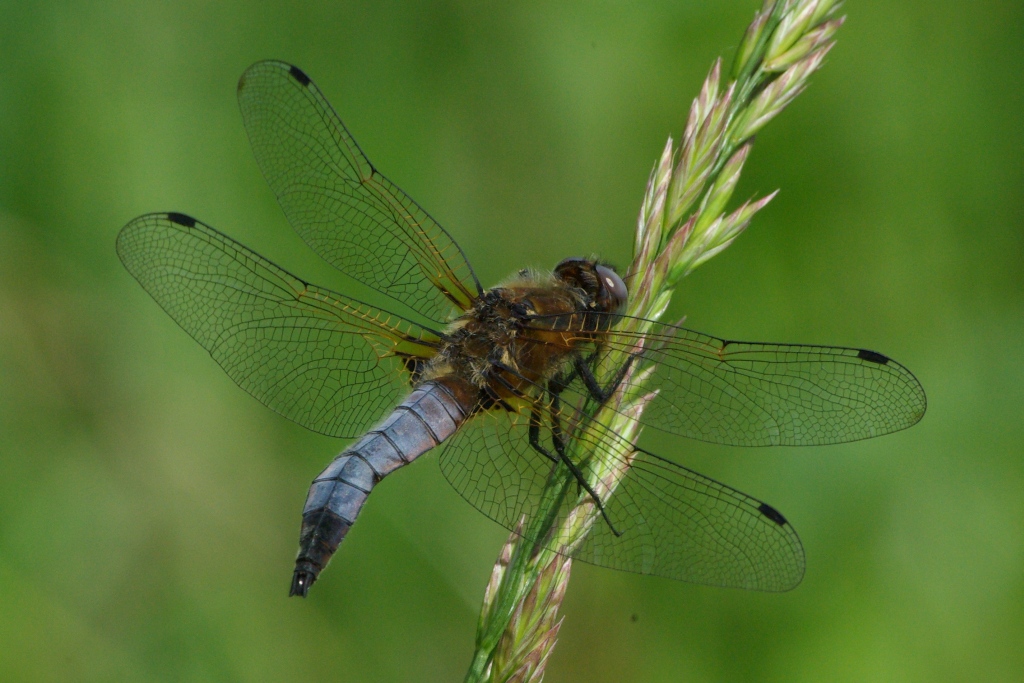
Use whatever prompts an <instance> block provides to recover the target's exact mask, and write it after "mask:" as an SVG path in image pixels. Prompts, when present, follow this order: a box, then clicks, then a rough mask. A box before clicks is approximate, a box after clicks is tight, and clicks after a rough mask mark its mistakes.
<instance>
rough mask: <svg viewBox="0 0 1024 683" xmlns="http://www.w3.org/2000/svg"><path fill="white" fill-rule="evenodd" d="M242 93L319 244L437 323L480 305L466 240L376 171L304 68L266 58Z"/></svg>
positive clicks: (255, 139)
mask: <svg viewBox="0 0 1024 683" xmlns="http://www.w3.org/2000/svg"><path fill="white" fill-rule="evenodd" d="M238 102H239V106H240V107H241V110H242V119H243V120H244V122H245V128H246V130H247V131H248V133H249V141H250V143H251V144H252V148H253V152H254V153H255V155H256V160H257V162H258V163H259V165H260V168H262V169H263V174H264V176H266V179H267V182H268V183H269V184H270V187H271V188H272V189H273V191H274V194H276V195H277V199H278V201H279V202H280V204H281V207H282V208H283V209H284V213H285V215H286V216H287V217H288V220H289V222H290V223H291V224H292V227H294V228H295V230H296V231H297V232H298V233H299V235H301V236H302V239H304V240H305V241H306V243H307V244H309V246H310V247H312V249H313V250H314V251H316V253H318V254H319V255H320V256H321V257H323V258H324V259H325V260H326V261H327V262H328V263H330V264H331V265H333V266H335V267H336V268H338V269H340V270H341V271H343V272H344V273H346V274H348V275H349V276H351V277H353V278H355V279H356V280H359V281H360V282H362V283H364V284H366V285H369V286H371V287H373V288H375V289H377V290H378V291H380V292H383V293H384V294H386V295H388V296H390V297H392V298H393V299H396V300H398V301H400V302H401V303H403V304H405V305H406V306H408V307H409V308H411V309H412V310H414V311H416V312H418V313H419V314H421V315H423V316H425V317H426V318H427V319H428V320H430V321H432V322H434V323H438V324H443V323H445V322H447V321H448V320H449V319H450V317H451V315H452V312H453V311H454V310H456V309H459V310H467V309H469V308H470V307H471V306H472V301H473V299H474V298H475V297H476V296H477V295H478V294H479V293H480V285H479V284H478V283H477V280H476V276H475V275H474V274H473V271H472V269H471V268H470V266H469V264H468V263H467V261H466V259H465V257H464V256H463V254H462V251H461V250H460V249H459V247H458V245H457V244H456V243H455V241H454V240H453V239H452V238H451V237H450V236H449V235H448V233H447V232H446V231H445V230H444V229H443V228H442V227H441V226H440V225H438V224H437V222H436V221H434V219H433V218H431V217H430V216H429V215H428V214H427V212H426V211H424V210H423V209H422V208H421V207H420V206H419V205H418V204H417V203H416V202H414V201H413V200H412V199H411V198H410V197H409V196H408V195H406V194H405V193H404V192H403V191H402V190H400V189H399V188H398V187H396V186H395V185H394V184H392V183H391V182H390V181H389V180H388V179H387V178H385V177H384V176H383V175H381V174H380V173H379V172H377V170H376V169H375V168H374V167H373V165H372V164H371V163H370V161H369V160H368V159H367V158H366V156H365V155H364V154H363V152H362V150H360V149H359V146H358V145H357V144H356V141H355V140H354V139H353V138H352V136H351V135H350V134H349V132H348V129H346V128H345V125H344V124H343V123H342V122H341V119H340V118H339V117H338V115H337V114H336V113H335V112H334V109H332V108H331V105H330V104H329V103H328V102H327V100H326V99H325V98H324V96H323V95H322V94H321V92H320V90H319V89H318V88H317V87H316V85H315V84H314V83H313V82H312V81H311V80H310V79H309V78H308V77H307V76H306V75H305V74H304V73H303V72H302V71H300V70H299V69H298V68H297V67H293V66H290V65H288V64H285V63H283V62H274V61H266V62H258V63H256V64H254V65H253V66H251V67H249V69H248V70H247V71H246V72H245V73H244V74H243V75H242V78H241V80H240V81H239V83H238Z"/></svg>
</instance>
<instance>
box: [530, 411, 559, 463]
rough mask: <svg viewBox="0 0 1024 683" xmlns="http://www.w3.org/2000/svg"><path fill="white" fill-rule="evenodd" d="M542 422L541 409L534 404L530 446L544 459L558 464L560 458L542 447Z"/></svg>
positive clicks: (531, 413) (531, 414)
mask: <svg viewBox="0 0 1024 683" xmlns="http://www.w3.org/2000/svg"><path fill="white" fill-rule="evenodd" d="M540 421H541V415H540V408H538V407H537V405H536V404H533V405H532V406H531V407H530V446H531V447H532V448H533V450H535V451H537V452H538V453H540V454H541V455H543V456H544V457H546V458H548V459H550V460H552V461H553V462H556V463H557V462H559V460H558V457H557V456H556V455H555V454H553V453H551V452H550V451H549V450H548V449H546V448H544V447H543V446H541V445H540Z"/></svg>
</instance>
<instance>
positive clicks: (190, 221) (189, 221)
mask: <svg viewBox="0 0 1024 683" xmlns="http://www.w3.org/2000/svg"><path fill="white" fill-rule="evenodd" d="M167 220H169V221H170V222H172V223H177V224H178V225H184V226H185V227H186V228H194V227H196V219H195V218H192V216H186V215H185V214H183V213H177V212H175V211H172V212H170V213H169V214H167Z"/></svg>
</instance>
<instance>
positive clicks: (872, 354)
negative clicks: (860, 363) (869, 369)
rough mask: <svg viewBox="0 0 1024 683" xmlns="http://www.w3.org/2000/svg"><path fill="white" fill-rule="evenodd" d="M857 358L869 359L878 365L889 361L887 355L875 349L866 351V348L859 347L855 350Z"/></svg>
mask: <svg viewBox="0 0 1024 683" xmlns="http://www.w3.org/2000/svg"><path fill="white" fill-rule="evenodd" d="M857 358H860V359H861V360H866V361H870V362H872V363H878V364H879V365H885V364H886V363H888V362H889V357H888V356H883V355H882V354H880V353H878V352H877V351H868V350H867V349H861V350H860V351H858V352H857Z"/></svg>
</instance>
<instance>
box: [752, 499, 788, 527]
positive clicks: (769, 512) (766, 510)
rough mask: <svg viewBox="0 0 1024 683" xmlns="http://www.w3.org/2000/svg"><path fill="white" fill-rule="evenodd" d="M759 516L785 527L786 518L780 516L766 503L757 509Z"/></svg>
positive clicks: (780, 514)
mask: <svg viewBox="0 0 1024 683" xmlns="http://www.w3.org/2000/svg"><path fill="white" fill-rule="evenodd" d="M757 509H758V510H760V512H761V514H762V515H764V516H765V517H767V518H768V519H770V520H772V521H773V522H775V523H776V524H778V525H779V526H786V518H785V517H783V516H782V513H781V512H779V511H778V510H776V509H775V508H773V507H772V506H771V505H769V504H768V503H761V507H759V508H757Z"/></svg>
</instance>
